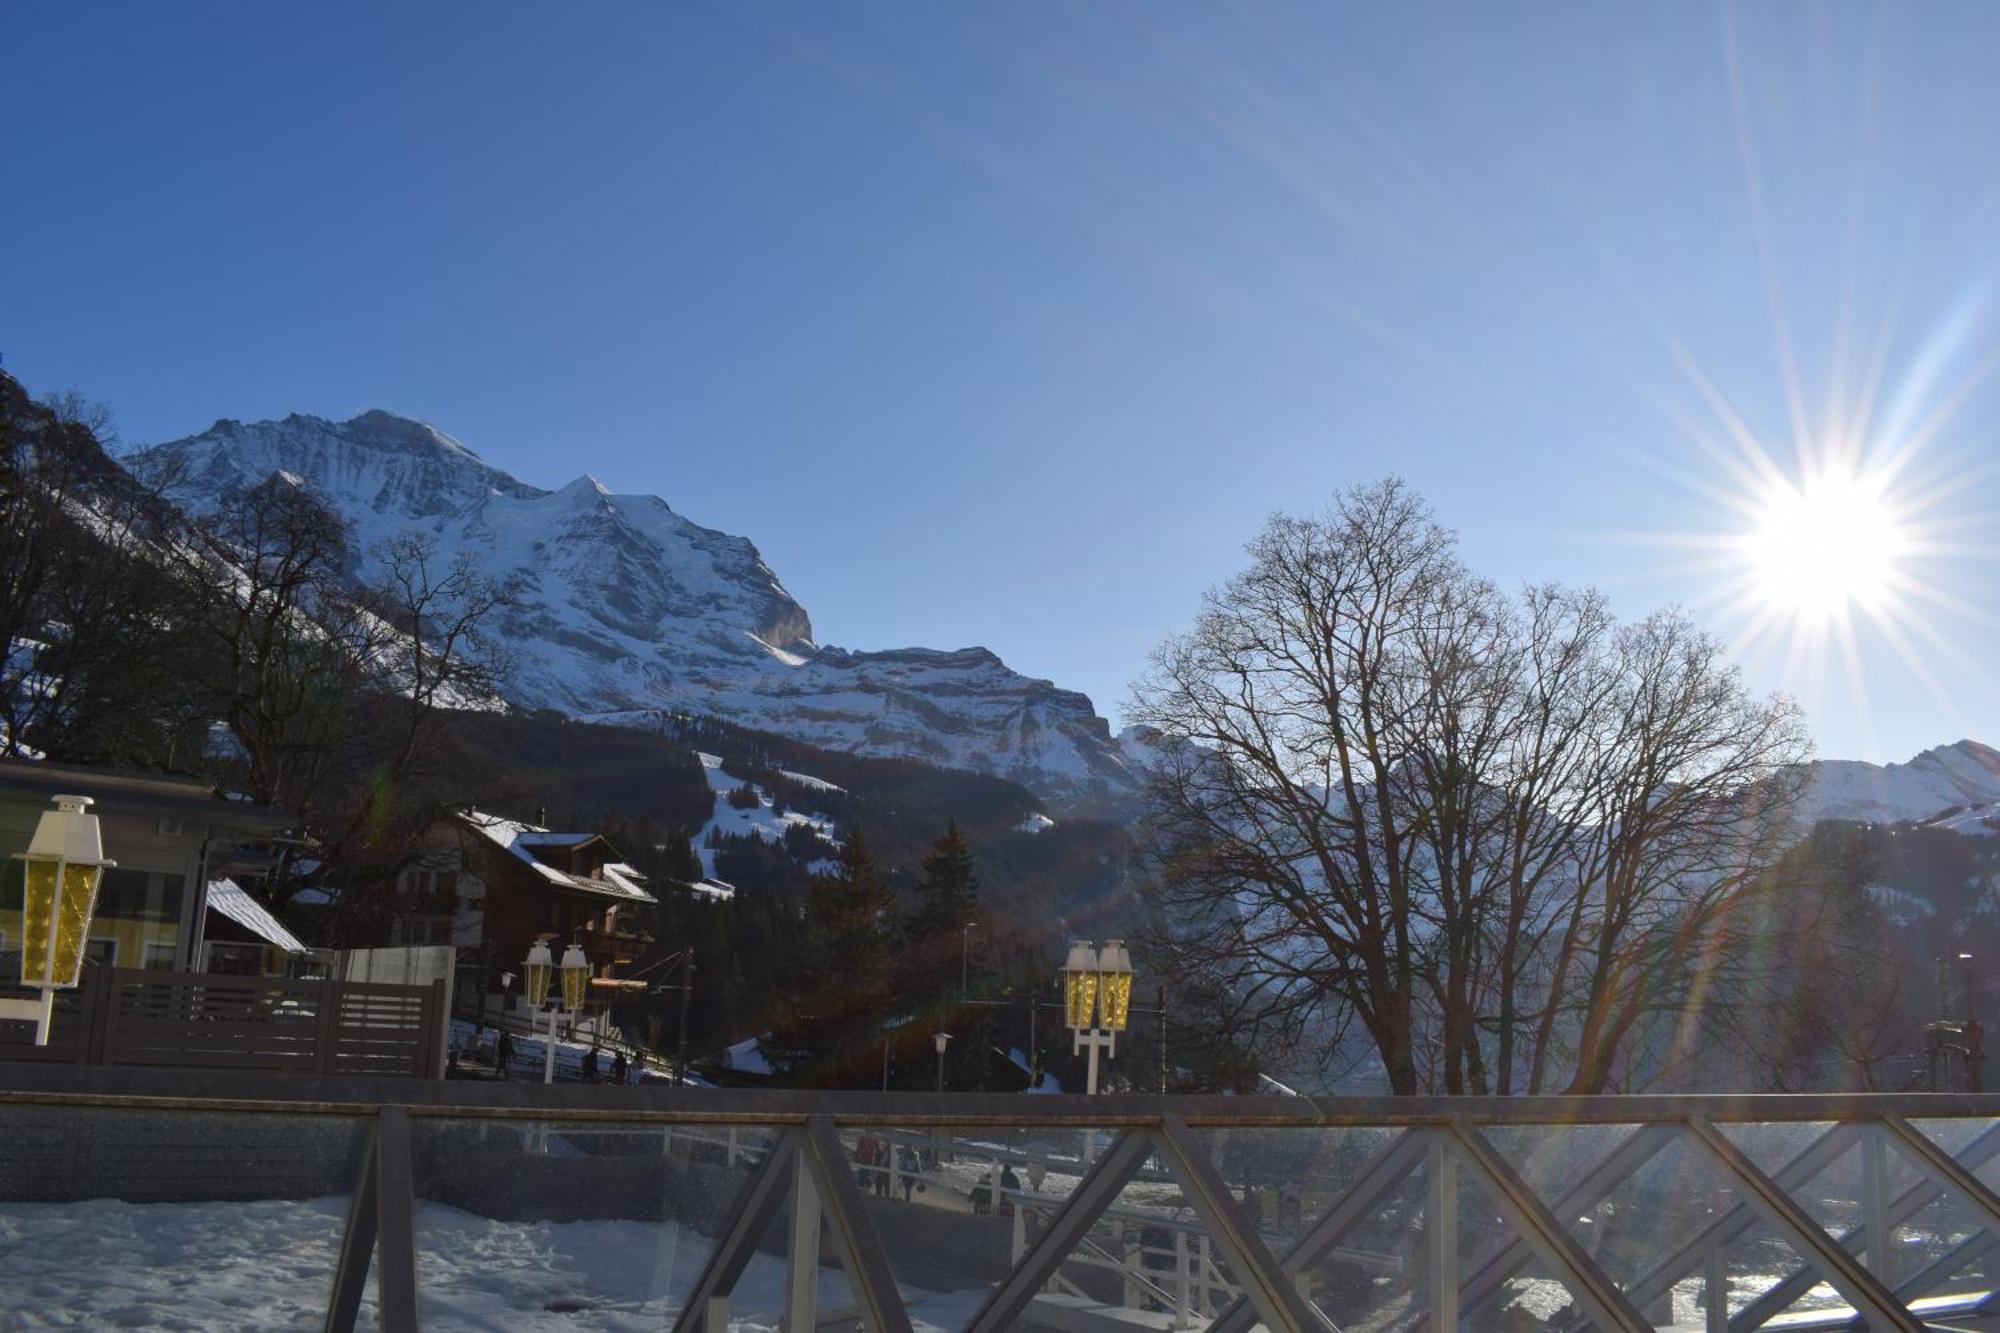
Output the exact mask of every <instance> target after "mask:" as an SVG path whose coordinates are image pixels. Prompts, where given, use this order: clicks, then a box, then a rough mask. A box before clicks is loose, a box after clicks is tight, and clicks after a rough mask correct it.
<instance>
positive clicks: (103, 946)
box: [83, 935, 118, 967]
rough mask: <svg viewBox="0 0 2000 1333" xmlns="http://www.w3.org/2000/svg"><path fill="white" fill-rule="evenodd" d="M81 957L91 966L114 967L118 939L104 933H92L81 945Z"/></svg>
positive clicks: (116, 962)
mask: <svg viewBox="0 0 2000 1333" xmlns="http://www.w3.org/2000/svg"><path fill="white" fill-rule="evenodd" d="M83 957H84V961H86V962H88V963H89V964H90V965H91V966H92V967H116V966H118V941H117V940H114V939H112V938H110V937H109V936H106V935H92V936H91V937H90V940H89V942H88V943H86V944H85V945H84V946H83Z"/></svg>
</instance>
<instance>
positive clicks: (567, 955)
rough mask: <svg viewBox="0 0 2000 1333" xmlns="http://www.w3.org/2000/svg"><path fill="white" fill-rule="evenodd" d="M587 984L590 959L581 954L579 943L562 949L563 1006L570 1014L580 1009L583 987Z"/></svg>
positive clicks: (581, 1006)
mask: <svg viewBox="0 0 2000 1333" xmlns="http://www.w3.org/2000/svg"><path fill="white" fill-rule="evenodd" d="M589 984H590V960H589V959H588V958H586V957H584V956H583V949H582V947H581V946H580V945H575V944H572V945H570V946H569V948H567V949H564V950H563V958H562V1001H563V1008H564V1009H566V1010H568V1011H569V1012H570V1013H572V1014H573V1013H576V1012H577V1011H578V1010H580V1009H582V1008H583V992H584V988H585V987H586V986H588V985H589Z"/></svg>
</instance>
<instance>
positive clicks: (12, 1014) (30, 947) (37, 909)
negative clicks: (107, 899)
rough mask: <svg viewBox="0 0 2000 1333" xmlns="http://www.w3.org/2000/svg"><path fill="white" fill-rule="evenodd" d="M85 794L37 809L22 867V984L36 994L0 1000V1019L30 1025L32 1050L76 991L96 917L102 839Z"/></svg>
mask: <svg viewBox="0 0 2000 1333" xmlns="http://www.w3.org/2000/svg"><path fill="white" fill-rule="evenodd" d="M90 804H91V801H90V798H89V797H88V796H58V797H56V798H55V806H56V808H55V809H53V810H44V811H42V817H41V819H40V820H38V821H37V822H36V824H35V836H34V837H33V838H31V839H29V841H28V850H27V851H25V852H21V853H17V854H16V856H15V858H14V859H16V860H18V861H20V862H21V863H22V866H21V936H22V939H21V984H22V985H23V986H25V987H27V988H29V989H31V990H39V991H40V992H41V993H42V998H41V999H39V1000H0V1017H6V1018H16V1019H28V1020H30V1021H32V1022H33V1023H34V1025H35V1045H37V1046H46V1045H48V1044H49V1020H50V1018H52V1017H53V1016H54V1014H55V998H56V997H55V993H56V992H57V991H59V990H71V989H74V988H75V986H76V979H77V973H78V972H79V971H80V970H81V968H82V966H83V946H84V943H85V941H86V940H88V939H89V938H90V919H91V917H92V916H94V915H95V914H96V912H97V886H98V884H99V883H100V882H101V881H102V880H103V878H104V869H105V867H106V866H111V865H116V864H117V862H115V861H107V860H105V859H104V840H103V838H102V836H101V835H100V833H99V831H98V826H97V816H96V815H93V814H91V813H90V810H89V808H88V807H89V806H90Z"/></svg>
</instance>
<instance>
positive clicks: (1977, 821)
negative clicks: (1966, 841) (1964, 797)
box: [1924, 801, 2000, 838]
mask: <svg viewBox="0 0 2000 1333" xmlns="http://www.w3.org/2000/svg"><path fill="white" fill-rule="evenodd" d="M1924 827H1925V828H1934V829H1949V830H1950V831H1952V832H1953V833H1963V834H1964V835H1965V836H1967V837H1968V838H2000V801H1989V802H1987V803H1986V804H1985V805H1975V806H1972V807H1970V808H1969V809H1965V810H1960V811H1959V812H1957V813H1956V814H1951V815H1944V816H1941V817H1940V818H1937V819H1933V820H1931V821H1930V822H1929V823H1928V824H1925V825H1924Z"/></svg>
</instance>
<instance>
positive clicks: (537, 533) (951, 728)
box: [128, 411, 1135, 801]
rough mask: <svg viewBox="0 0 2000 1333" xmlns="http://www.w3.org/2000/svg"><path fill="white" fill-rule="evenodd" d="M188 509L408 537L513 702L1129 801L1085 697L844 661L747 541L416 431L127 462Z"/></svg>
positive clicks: (1103, 729) (1120, 770)
mask: <svg viewBox="0 0 2000 1333" xmlns="http://www.w3.org/2000/svg"><path fill="white" fill-rule="evenodd" d="M128 461H129V462H130V463H131V464H132V465H133V466H134V467H135V468H138V469H141V470H154V469H161V468H168V469H171V475H173V477H174V478H175V480H174V483H173V488H172V489H173V493H174V494H175V497H176V498H177V499H179V500H180V501H181V502H182V503H183V504H186V505H188V506H190V507H192V508H195V509H202V508H206V507H208V506H210V505H213V504H214V503H215V502H216V501H217V500H218V499H219V498H220V497H222V496H224V495H227V494H229V493H230V492H231V491H233V490H236V489H238V488H243V487H248V486H254V485H257V484H258V483H260V482H262V481H264V480H265V479H267V478H269V477H270V476H272V475H273V474H276V473H289V474H291V475H292V476H293V477H295V478H297V479H299V480H300V481H301V482H303V484H305V485H306V486H308V487H309V488H310V489H311V490H312V491H313V492H314V493H315V494H317V495H318V496H319V497H320V498H321V499H322V500H324V501H325V502H326V503H327V504H329V505H330V506H331V507H332V508H333V509H334V510H335V511H336V512H338V513H339V514H340V515H341V516H342V517H344V518H346V519H347V520H348V521H349V522H350V523H352V524H353V526H354V534H355V541H356V546H357V548H358V549H359V551H360V552H361V566H360V568H359V569H358V570H357V571H356V572H357V574H358V575H359V576H360V577H363V578H367V577H368V576H369V575H370V574H371V573H372V572H373V570H372V568H371V566H372V560H371V558H370V556H369V555H368V552H369V549H370V548H371V547H373V546H374V545H375V544H376V543H378V542H380V541H382V540H384V539H386V538H389V537H393V536H397V535H400V534H402V533H404V532H407V531H409V530H411V529H418V530H421V531H424V532H428V533H431V534H434V535H435V537H436V538H437V540H438V542H439V543H440V546H441V548H442V553H443V554H444V555H445V556H446V557H447V558H456V557H457V556H458V555H459V553H461V552H464V553H469V554H470V555H471V557H472V558H473V559H474V560H475V561H476V562H477V564H478V566H479V568H480V569H481V571H482V572H484V573H485V574H486V575H488V576H489V577H492V578H496V579H502V580H508V581H511V582H512V583H514V584H515V586H516V587H517V589H518V602H517V605H516V607H515V609H514V610H513V611H512V612H511V618H510V621H509V623H508V624H507V625H506V626H505V627H504V632H505V634H506V637H507V639H508V641H509V643H510V646H511V647H512V649H513V651H514V654H515V657H516V671H515V675H514V678H513V682H512V688H511V693H512V695H513V697H514V698H515V700H516V702H518V703H520V704H522V705H524V706H526V707H530V708H553V709H556V710H559V711H561V712H564V713H567V714H570V715H572V716H577V717H588V718H596V719H602V720H623V721H632V722H643V721H645V720H646V719H648V718H650V717H656V716H658V715H659V714H661V713H671V712H693V713H703V714H710V715H714V716H718V717H723V718H727V719H729V720H731V721H734V722H738V723H740V724H742V725H745V726H751V727H757V728H760V729H763V730H768V731H774V732H778V733H780V734H783V735H788V736H793V737H796V738H797V739H800V740H803V741H807V742H809V743H811V744H815V745H819V746H824V747H828V748H833V749H841V750H849V751H853V752H856V753H860V754H867V755H877V756H892V757H907V758H917V759H924V760H928V761H930V762H933V763H939V764H945V765H949V766H952V767H957V768H967V769H973V770H976V771H982V772H990V773H994V774H997V775H999V776H1002V777H1007V778H1011V779H1014V780H1016V781H1019V782H1021V783H1023V784H1024V785H1026V786H1028V787H1029V788H1031V789H1032V790H1034V791H1036V792H1038V793H1040V794H1041V795H1043V796H1044V797H1047V798H1049V799H1052V800H1056V801H1066V800H1071V799H1079V798H1082V797H1085V796H1088V795H1090V794H1092V793H1093V791H1105V792H1109V793H1111V794H1117V793H1121V792H1124V791H1127V790H1129V789H1131V788H1132V787H1133V786H1134V785H1135V779H1134V778H1133V776H1132V774H1131V772H1130V769H1129V767H1128V764H1127V762H1126V754H1125V751H1124V750H1123V749H1121V748H1120V746H1119V745H1118V743H1117V742H1116V741H1115V740H1113V738H1112V737H1111V734H1110V729H1109V727H1108V726H1107V724H1106V723H1105V721H1104V719H1103V718H1101V717H1099V716H1098V715H1097V713H1096V711H1095V709H1094V708H1093V707H1092V706H1091V702H1090V700H1089V699H1088V698H1086V697H1085V696H1083V695H1082V694H1078V693H1076V692H1075V691H1072V690H1063V689H1058V688H1057V687H1056V686H1055V685H1054V684H1053V683H1051V682H1049V681H1046V680H1036V679H1032V678H1030V677H1027V676H1023V675H1021V674H1020V673H1018V672H1016V671H1013V670H1011V669H1010V668H1008V667H1007V665H1006V664H1005V663H1003V662H1002V661H1001V660H1000V659H999V658H998V657H996V656H994V655H993V654H992V653H991V652H988V651H987V650H986V649H984V648H964V649H959V650H957V651H951V652H940V651H935V650H931V649H923V648H906V649H899V650H895V651H890V652H848V651H845V650H842V649H839V648H832V647H823V646H821V645H819V644H818V643H816V642H815V641H814V638H813V629H812V622H811V620H810V618H809V617H808V616H807V614H806V611H805V608H804V607H802V606H800V605H799V603H798V602H797V601H796V600H794V599H793V597H792V596H791V594H790V593H788V592H786V591H785V588H784V585H783V584H782V583H780V582H779V580H778V576H777V575H776V574H775V573H774V572H773V571H772V570H771V568H770V566H768V565H767V564H765V563H764V559H763V557H762V556H761V555H760V554H758V551H757V548H756V547H755V546H754V545H753V544H752V543H751V542H750V541H749V540H748V539H746V538H743V537H736V536H731V535H729V534H727V533H722V532H717V531H715V530H713V529H710V528H704V527H702V526H700V525H699V524H697V523H694V522H691V521H690V520H688V519H686V518H683V517H682V516H681V515H679V514H676V513H675V512H674V511H673V510H672V509H671V508H669V507H668V505H667V503H666V501H664V500H662V499H660V498H659V497H657V496H651V495H618V494H614V493H612V492H611V491H610V490H608V489H607V488H606V487H604V486H603V485H601V484H600V483H599V482H598V481H597V480H596V479H595V478H592V477H590V476H587V475H586V476H582V477H578V478H577V479H576V480H575V481H572V482H570V483H569V484H568V485H566V486H563V487H562V488H560V489H558V490H553V491H550V490H543V489H541V488H539V487H536V486H531V485H529V484H527V483H525V482H523V481H520V480H518V479H516V478H514V477H512V476H509V475H508V474H507V473H505V472H502V471H501V470H499V469H498V468H495V467H492V466H491V465H489V464H487V463H486V462H485V461H483V460H482V459H481V458H479V456H478V455H477V454H475V453H473V452H472V451H471V450H470V449H468V448H466V447H465V445H463V444H461V443H459V442H458V441H457V440H454V439H452V438H451V437H450V436H448V435H446V434H444V433H443V432H441V431H439V430H437V429H435V428H434V427H432V426H429V425H426V424H424V423H422V422H418V421H412V420H409V419H408V418H405V417H399V416H395V415H393V414H391V413H387V412H379V411H378V412H365V413H363V414H362V415H360V416H358V417H355V418H353V419H352V420H349V421H341V422H334V421H328V420H325V419H324V418H320V417H312V416H298V415H294V416H289V417H286V418H285V419H284V420H282V421H260V422H252V423H248V424H245V423H242V422H237V421H228V420H224V421H218V422H216V423H215V425H213V426H211V427H210V428H209V429H208V430H206V431H203V432H202V433H201V434H199V435H193V436H189V437H187V438H185V439H179V440H173V441H170V442H168V443H165V444H160V445H155V446H153V447H151V448H148V449H144V450H141V451H140V452H139V453H137V454H136V455H134V456H133V457H132V458H131V459H129V460H128Z"/></svg>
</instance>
